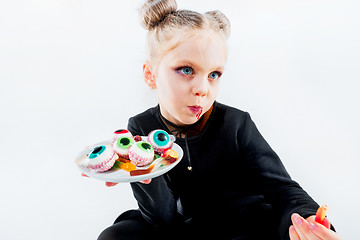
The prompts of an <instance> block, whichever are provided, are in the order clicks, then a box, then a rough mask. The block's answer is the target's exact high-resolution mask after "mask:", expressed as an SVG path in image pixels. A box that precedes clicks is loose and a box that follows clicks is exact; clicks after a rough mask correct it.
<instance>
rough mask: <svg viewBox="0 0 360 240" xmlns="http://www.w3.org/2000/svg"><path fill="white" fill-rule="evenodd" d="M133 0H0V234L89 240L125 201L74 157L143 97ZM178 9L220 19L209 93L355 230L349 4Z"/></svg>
mask: <svg viewBox="0 0 360 240" xmlns="http://www.w3.org/2000/svg"><path fill="white" fill-rule="evenodd" d="M141 3H142V1H139V0H136V1H115V0H105V1H99V0H98V1H94V0H86V1H85V0H84V1H81V0H32V1H25V0H23V1H21V0H11V1H9V0H0V81H1V87H0V98H1V99H0V110H1V118H0V119H1V120H0V121H1V122H0V133H1V134H0V152H1V155H0V161H1V170H0V184H1V197H0V226H1V228H0V239H4V240H11V239H53V240H57V239H59V240H60V239H96V238H97V236H98V235H99V233H100V232H101V231H102V230H103V229H105V228H106V227H107V226H109V225H111V224H112V222H113V221H114V219H115V218H116V217H117V216H118V215H119V214H120V213H121V212H123V211H125V210H127V209H131V208H136V207H137V205H136V202H135V200H134V198H133V196H132V192H131V189H130V187H129V185H128V184H119V185H118V186H116V187H113V188H107V187H105V186H104V183H103V182H100V181H97V180H94V179H88V178H84V177H81V176H80V171H79V170H78V169H77V168H76V166H75V164H74V158H75V156H76V155H77V154H78V152H79V151H81V150H82V149H83V147H85V146H86V145H89V144H93V143H96V142H99V141H102V140H104V139H108V138H109V137H110V136H111V134H112V132H113V131H114V130H116V129H119V128H125V127H126V124H127V119H128V118H129V117H130V116H132V115H134V114H136V113H139V112H141V111H143V110H145V109H147V108H148V107H151V106H154V105H155V104H156V92H153V91H151V90H150V89H148V88H147V87H146V85H145V84H144V82H143V80H142V75H141V74H142V72H141V70H142V63H143V61H144V60H145V54H144V49H145V45H144V44H145V33H146V31H145V30H144V29H142V28H141V26H140V23H139V21H138V14H137V9H138V8H139V7H140V5H141ZM178 5H179V8H190V9H192V10H197V11H200V12H204V11H207V10H214V9H220V10H222V11H223V12H224V13H225V14H226V15H227V16H228V18H229V19H230V21H231V24H232V35H231V37H230V39H229V58H228V65H227V69H226V72H225V74H224V75H223V78H222V86H221V89H220V94H219V97H218V100H219V101H220V102H223V103H225V104H228V105H232V106H235V107H237V108H240V109H243V110H246V111H249V112H250V114H251V116H252V118H253V119H254V121H255V122H256V124H257V126H258V128H259V129H260V131H261V132H262V134H263V135H264V137H265V138H266V139H267V141H268V142H269V143H270V145H271V146H272V147H273V148H274V150H275V151H276V152H277V153H278V154H279V155H280V157H281V159H282V160H283V162H284V165H285V166H286V167H287V169H288V171H289V173H290V174H291V176H292V177H293V178H294V179H296V180H297V181H298V182H299V183H300V184H301V185H302V186H303V188H304V189H305V190H306V191H307V192H308V193H309V194H310V195H311V196H312V197H313V198H314V199H315V200H316V201H317V202H318V203H319V204H327V205H329V208H330V210H329V213H328V216H329V219H330V220H331V221H332V222H333V223H334V225H335V226H336V228H337V230H338V232H339V234H340V235H341V236H342V237H343V238H344V239H355V238H356V237H357V236H358V235H359V234H358V233H357V232H358V231H357V228H358V224H356V223H358V222H359V221H358V218H357V215H358V214H359V213H360V212H359V207H358V203H359V201H360V191H359V186H358V185H359V183H360V176H359V175H360V174H359V172H360V171H359V169H360V164H359V162H360V161H359V160H360V159H359V155H360V140H359V136H360V127H359V122H360V112H359V102H360V97H359V94H358V92H359V90H360V84H359V80H360V73H359V65H360V44H359V43H360V30H359V29H360V15H359V14H358V13H359V12H360V4H359V1H355V0H354V1H350V0H304V1H296V0H282V1H281V0H273V1H268V0H251V1H250V0H240V1H239V0H236V1H235V0H233V1H228V0H227V1H221V2H219V1H208V0H207V1H199V0H197V1H190V0H182V1H181V0H179V1H178ZM213 181H216V179H213ZM219 207H221V206H219ZM264 224H266V223H264ZM259 228H261V226H259Z"/></svg>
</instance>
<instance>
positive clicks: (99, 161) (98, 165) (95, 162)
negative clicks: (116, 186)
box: [87, 145, 118, 172]
mask: <svg viewBox="0 0 360 240" xmlns="http://www.w3.org/2000/svg"><path fill="white" fill-rule="evenodd" d="M117 158H118V156H117V155H116V154H115V151H114V150H113V149H112V148H111V146H106V145H100V146H96V147H94V148H93V149H92V150H91V152H90V153H89V154H88V165H87V167H88V168H90V169H91V170H93V171H95V172H105V171H107V170H109V169H111V167H112V166H113V165H114V163H115V160H116V159H117Z"/></svg>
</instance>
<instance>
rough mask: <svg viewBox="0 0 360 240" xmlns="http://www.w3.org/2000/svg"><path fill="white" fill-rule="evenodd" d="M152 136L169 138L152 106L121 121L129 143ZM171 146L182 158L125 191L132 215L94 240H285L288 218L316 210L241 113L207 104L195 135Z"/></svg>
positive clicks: (158, 110)
mask: <svg viewBox="0 0 360 240" xmlns="http://www.w3.org/2000/svg"><path fill="white" fill-rule="evenodd" d="M154 129H164V130H165V131H168V132H169V129H168V128H167V127H166V125H165V124H164V122H163V121H162V118H161V114H160V108H159V106H156V107H154V108H150V109H148V110H147V111H145V112H143V113H141V114H138V115H136V116H135V117H132V118H130V119H129V124H128V130H129V131H130V132H131V133H132V134H134V135H141V136H146V135H148V134H149V132H150V131H152V130H154ZM176 143H177V144H179V145H180V146H181V147H182V148H183V150H184V157H183V159H182V160H181V161H180V163H179V164H178V165H177V166H176V167H175V168H173V169H172V170H171V171H169V172H168V173H167V174H165V175H162V176H160V177H156V178H154V179H153V180H152V182H151V183H150V184H142V183H131V187H132V189H133V193H134V196H135V198H136V200H137V201H138V205H139V210H131V211H128V212H125V213H123V214H122V215H121V216H120V217H119V218H118V219H117V220H116V221H115V224H114V225H113V226H112V227H110V228H109V229H107V230H105V231H104V232H103V233H102V235H101V236H100V237H99V239H112V238H110V237H108V238H105V235H106V233H110V232H111V231H112V232H114V231H115V229H118V230H117V231H115V232H117V233H119V234H120V235H118V236H124V235H122V234H123V233H124V231H120V230H119V229H121V228H123V229H126V230H128V231H129V232H130V234H129V235H131V232H136V234H140V235H141V234H142V235H141V236H140V235H139V236H140V237H136V236H135V235H136V234H135V233H134V234H133V235H131V236H133V237H134V238H133V239H159V238H161V237H162V236H164V239H176V237H178V238H179V239H184V238H186V239H289V234H288V229H289V227H290V225H291V220H290V216H291V214H292V213H294V212H297V213H299V214H300V215H301V216H303V217H305V218H306V217H308V216H310V215H314V214H315V213H316V210H317V208H318V207H319V205H318V204H317V203H316V202H315V201H314V200H313V199H312V198H311V197H310V196H309V195H308V194H307V193H306V192H305V191H304V190H303V189H302V188H301V187H300V186H299V184H298V183H296V182H295V181H294V180H292V179H291V178H290V176H289V174H288V173H287V171H286V169H285V168H284V166H283V164H282V162H281V161H280V159H279V157H278V156H277V155H276V153H275V152H274V151H273V150H272V149H271V147H270V146H269V145H268V143H267V142H266V141H265V140H264V138H263V137H262V136H261V134H260V133H259V131H258V130H257V128H256V126H255V124H254V122H253V121H252V120H251V118H250V115H249V114H248V113H247V112H243V111H241V110H238V109H235V108H232V107H229V106H226V105H224V104H221V103H219V102H215V103H214V106H213V111H212V113H211V115H210V117H209V119H208V120H207V122H206V124H205V126H204V128H203V130H202V131H201V133H199V134H198V135H196V136H192V137H186V138H177V139H176ZM189 166H191V171H190V170H189V168H188V167H189ZM126 221H133V222H134V224H135V225H134V226H136V227H135V228H134V229H131V227H130V226H132V224H131V223H128V225H126V224H125V223H126ZM124 224H125V225H126V226H127V227H126V228H125V227H124V226H123V225H124ZM138 228H140V229H138ZM142 230H144V232H142ZM169 234H170V235H169ZM145 236H146V237H145ZM219 236H220V237H219ZM101 237H103V238H101ZM114 239H115V238H114ZM119 239H131V238H130V237H123V238H119Z"/></svg>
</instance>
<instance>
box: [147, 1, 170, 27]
mask: <svg viewBox="0 0 360 240" xmlns="http://www.w3.org/2000/svg"><path fill="white" fill-rule="evenodd" d="M176 10H177V4H176V1H175V0H147V1H146V2H145V3H144V5H143V6H142V8H141V12H140V16H141V20H142V21H141V23H142V25H143V27H144V28H146V29H147V30H152V29H154V28H155V27H156V26H157V25H158V24H159V23H161V22H162V21H163V20H164V19H165V18H166V16H167V15H169V14H171V13H174V12H176Z"/></svg>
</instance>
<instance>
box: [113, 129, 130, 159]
mask: <svg viewBox="0 0 360 240" xmlns="http://www.w3.org/2000/svg"><path fill="white" fill-rule="evenodd" d="M134 143H135V141H134V139H133V138H132V137H128V136H125V135H124V136H122V137H119V138H118V139H116V140H115V142H114V143H113V149H114V150H115V152H116V153H117V154H118V155H119V157H122V158H126V159H129V148H130V147H131V145H133V144H134Z"/></svg>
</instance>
